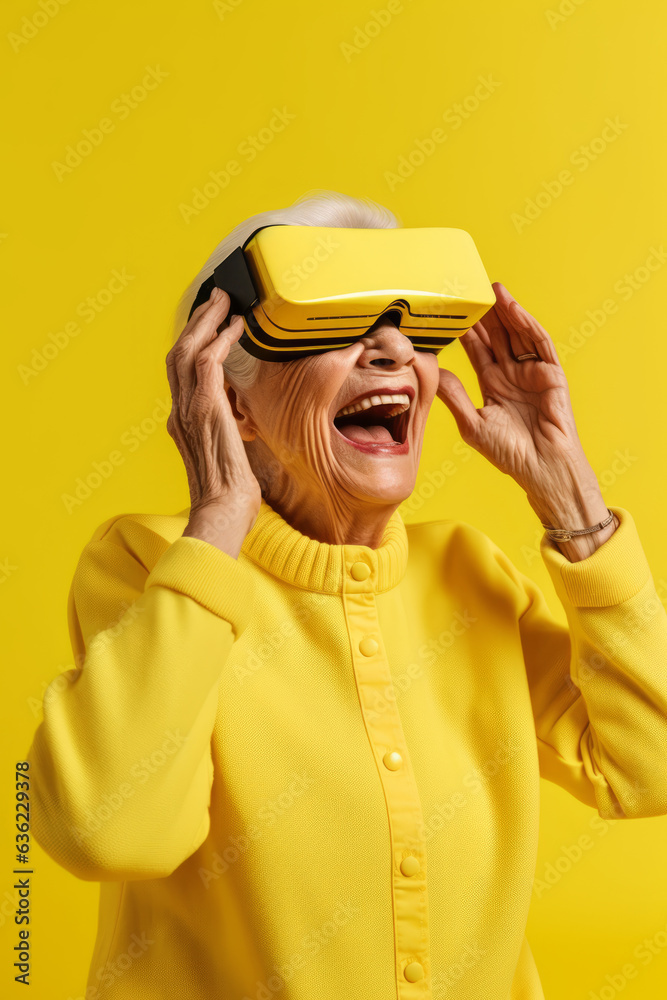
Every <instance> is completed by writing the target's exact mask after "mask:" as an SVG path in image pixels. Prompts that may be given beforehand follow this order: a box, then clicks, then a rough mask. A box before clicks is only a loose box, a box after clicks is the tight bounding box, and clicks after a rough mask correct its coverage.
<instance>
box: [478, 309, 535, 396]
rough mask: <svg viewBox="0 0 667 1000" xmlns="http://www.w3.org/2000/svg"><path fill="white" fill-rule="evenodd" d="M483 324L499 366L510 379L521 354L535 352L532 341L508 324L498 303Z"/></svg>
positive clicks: (486, 314)
mask: <svg viewBox="0 0 667 1000" xmlns="http://www.w3.org/2000/svg"><path fill="white" fill-rule="evenodd" d="M479 322H480V323H482V324H483V326H484V328H485V330H487V332H488V334H489V338H490V340H491V345H492V347H493V350H494V353H495V355H496V358H497V359H498V364H499V365H501V366H502V369H503V372H504V374H505V375H507V376H508V377H509V376H510V375H511V373H512V372H513V370H514V366H515V365H516V358H517V357H518V356H519V355H520V354H527V353H529V352H531V351H532V350H533V347H532V343H531V341H526V340H524V338H523V337H522V335H521V334H520V333H519V332H518V331H517V330H516V329H515V328H514V326H513V325H512V324H511V323H508V322H507V321H506V320H505V318H504V316H503V314H502V312H501V311H500V309H499V308H498V301H497V299H496V304H495V305H494V306H492V307H491V309H489V311H488V312H487V313H485V314H484V316H483V317H482V319H481V320H480V321H479Z"/></svg>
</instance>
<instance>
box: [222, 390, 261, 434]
mask: <svg viewBox="0 0 667 1000" xmlns="http://www.w3.org/2000/svg"><path fill="white" fill-rule="evenodd" d="M225 392H226V393H227V399H228V401H229V406H230V408H231V411H232V414H233V415H234V419H235V420H236V423H237V426H238V429H239V434H240V435H241V438H242V439H243V440H244V441H254V439H255V437H256V436H257V428H256V427H255V425H254V423H253V421H252V418H251V416H250V414H249V412H247V411H246V405H245V401H244V400H243V399H239V396H238V393H237V392H236V389H235V388H234V387H233V386H232V385H230V383H229V382H228V381H227V379H225Z"/></svg>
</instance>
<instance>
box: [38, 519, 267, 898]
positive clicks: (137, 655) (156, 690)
mask: <svg viewBox="0 0 667 1000" xmlns="http://www.w3.org/2000/svg"><path fill="white" fill-rule="evenodd" d="M139 517H141V515H139ZM132 518H133V515H122V516H121V517H120V519H119V518H114V519H111V521H110V522H106V523H105V525H103V526H102V527H101V528H98V529H97V531H96V532H95V534H94V535H93V538H92V539H91V541H90V542H89V543H88V544H87V545H86V546H85V548H84V550H83V552H82V554H81V556H80V558H79V561H78V564H77V567H76V570H75V573H74V577H73V580H72V585H71V589H70V593H69V602H68V620H69V629H70V637H71V642H72V649H73V652H74V663H75V667H74V668H72V669H69V670H67V671H65V672H64V674H61V675H60V676H59V677H57V678H56V679H55V680H54V681H52V682H51V684H50V685H49V687H48V688H47V690H46V692H45V695H44V714H43V721H42V722H41V723H40V725H39V727H38V728H37V731H36V733H35V735H34V738H33V742H32V745H31V747H30V750H29V752H28V760H29V764H30V774H31V787H32V796H33V802H32V806H33V809H32V830H33V834H34V836H35V838H36V840H37V841H38V843H39V844H40V845H41V846H42V847H43V849H44V850H45V851H46V852H47V853H48V854H49V855H50V856H51V857H52V858H53V859H54V860H55V861H57V862H58V863H59V864H60V865H62V866H63V867H64V868H66V869H67V870H68V871H70V872H71V873H72V874H74V875H76V876H78V877H79V878H81V879H87V880H94V881H123V880H127V879H142V878H159V877H164V876H167V875H169V874H171V872H172V871H173V870H174V869H175V868H177V867H178V866H179V865H180V864H181V863H182V862H183V861H184V860H185V859H186V858H187V857H189V856H190V855H191V854H192V853H193V852H194V851H195V850H196V849H197V848H198V847H199V846H200V845H201V844H202V843H203V841H204V840H205V838H206V836H207V834H208V831H209V824H210V818H209V811H208V809H209V803H210V793H211V785H212V781H213V763H212V758H211V749H210V744H211V736H212V731H213V726H214V722H215V716H216V710H217V701H218V683H219V677H220V672H221V669H222V667H223V666H224V663H225V660H226V658H227V655H228V653H229V651H230V649H231V647H232V645H233V643H234V641H235V639H236V637H237V636H238V635H239V634H240V633H241V632H242V630H243V628H244V627H245V624H246V623H247V620H248V616H249V614H250V613H251V606H252V598H253V588H254V581H253V579H252V577H251V576H250V575H249V571H248V569H247V567H245V566H244V565H242V564H241V563H239V562H238V561H237V560H235V559H233V558H232V557H231V556H230V555H228V554H227V553H224V552H222V551H221V550H219V549H218V548H216V547H215V546H214V545H211V544H209V543H208V542H204V541H202V540H201V539H197V538H190V537H178V538H177V539H176V540H175V541H174V542H173V543H172V544H171V545H169V543H168V542H167V541H166V540H165V539H163V538H161V537H159V536H158V535H156V534H155V533H154V532H147V531H146V530H145V529H143V530H142V529H140V528H139V526H138V525H137V524H136V523H134V522H133V521H132ZM157 553H160V554H159V556H158V558H157V560H155V555H156V554H157ZM151 565H152V569H150V571H149V569H148V566H151Z"/></svg>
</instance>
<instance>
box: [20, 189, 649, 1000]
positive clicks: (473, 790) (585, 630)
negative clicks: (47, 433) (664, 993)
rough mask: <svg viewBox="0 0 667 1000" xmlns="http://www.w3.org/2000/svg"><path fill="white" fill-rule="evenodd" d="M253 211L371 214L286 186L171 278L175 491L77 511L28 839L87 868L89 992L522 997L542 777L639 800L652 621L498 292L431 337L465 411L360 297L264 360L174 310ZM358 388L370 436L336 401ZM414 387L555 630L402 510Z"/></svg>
mask: <svg viewBox="0 0 667 1000" xmlns="http://www.w3.org/2000/svg"><path fill="white" fill-rule="evenodd" d="M274 223H281V224H292V225H295V224H296V225H316V226H342V227H349V228H364V227H371V228H378V227H384V228H391V227H394V226H396V225H397V222H396V219H395V218H394V217H393V216H392V215H391V213H389V212H387V211H386V210H385V209H382V208H381V207H380V206H377V205H375V204H373V203H372V202H369V201H366V200H357V199H353V198H347V197H344V196H342V195H337V194H335V193H329V194H327V193H326V192H325V193H317V194H315V195H312V196H311V197H305V198H302V199H300V200H299V201H297V202H296V203H295V204H294V205H292V206H291V207H290V208H288V209H285V210H282V211H275V212H269V213H265V214H263V215H260V216H254V217H253V218H251V219H249V220H247V221H246V222H245V223H243V225H241V226H239V227H238V228H237V229H236V230H234V232H233V233H231V235H230V236H229V237H228V238H227V239H226V240H224V241H223V243H222V244H221V245H220V246H219V247H218V248H217V250H216V251H215V252H214V254H212V256H211V258H210V259H209V261H208V262H207V264H206V265H205V267H204V268H203V269H202V271H201V272H200V274H199V275H198V276H197V278H196V279H195V281H194V282H193V284H192V285H191V287H190V289H189V290H188V293H186V295H185V296H184V297H183V301H182V303H181V314H180V320H179V322H178V330H179V332H180V335H179V336H178V339H177V341H176V343H175V345H174V347H173V348H172V349H171V350H170V352H169V355H168V358H167V369H168V376H169V382H170V386H171V392H172V396H173V408H172V411H171V415H170V417H169V421H168V430H169V433H170V434H171V436H172V437H173V439H174V440H175V443H176V445H177V447H178V449H179V451H180V454H181V456H182V458H183V461H184V463H185V467H186V470H187V477H188V483H189V490H190V500H191V503H190V506H189V507H188V508H186V509H185V510H183V511H182V512H180V513H179V514H175V515H164V514H154V515H151V514H124V515H117V516H115V517H112V518H110V519H109V520H108V521H106V522H105V523H104V524H102V525H101V526H100V527H99V528H98V529H97V530H96V531H95V533H94V535H93V537H92V539H91V540H90V542H89V543H88V544H87V545H86V547H85V549H84V550H83V554H82V555H81V557H80V561H79V564H78V567H77V570H76V573H75V576H74V580H73V584H72V590H71V595H70V604H69V625H70V632H71V637H72V643H73V648H74V654H75V657H76V661H75V662H76V669H74V670H71V671H69V672H68V673H67V683H66V684H62V683H60V684H59V685H58V688H57V690H55V689H54V691H53V692H51V693H49V692H47V694H48V695H49V696H48V697H46V698H45V709H44V721H43V722H42V723H41V725H40V727H39V729H38V730H37V733H36V735H35V738H34V741H33V745H32V747H31V750H30V753H29V760H30V768H31V776H32V783H33V796H34V819H33V830H34V834H35V836H36V838H37V840H38V841H39V843H40V844H41V845H42V846H43V847H44V849H45V850H46V851H47V852H48V853H49V854H50V855H51V857H52V858H54V859H55V860H56V861H57V862H58V863H59V864H61V865H63V866H64V867H65V868H66V869H68V870H69V871H70V872H72V873H73V874H74V875H76V876H78V877H79V878H82V879H88V880H95V881H99V882H101V883H102V885H101V902H100V917H99V927H98V936H97V943H96V948H95V953H94V956H93V959H92V963H91V966H90V973H89V981H88V990H87V992H86V994H85V996H86V1000H93V998H97V997H100V998H105V1000H129V998H132V1000H135V998H136V1000H138V998H141V1000H148V998H155V1000H158V998H159V1000H167V998H172V997H173V998H177V997H178V998H179V1000H180V998H187V1000H212V998H220V1000H222V998H224V1000H273V998H274V997H275V998H278V1000H396V998H400V1000H412V998H414V1000H416V998H433V1000H438V998H439V997H444V996H447V997H449V996H454V997H456V998H457V1000H519V998H521V1000H538V998H541V997H542V996H543V993H542V989H541V986H540V980H539V976H538V973H537V970H536V967H535V963H534V961H533V957H532V954H531V950H530V947H529V945H528V942H527V940H526V938H525V936H524V931H525V926H526V920H527V913H528V908H529V903H530V899H531V888H532V882H533V874H534V871H535V864H536V850H537V840H538V814H539V778H540V776H542V777H544V778H546V779H548V780H550V781H552V782H556V783H558V784H559V785H561V786H562V787H563V788H565V789H567V790H568V791H569V792H570V793H571V794H572V795H574V796H575V797H576V798H577V799H579V800H580V801H581V802H583V803H586V804H587V805H589V806H590V807H591V808H593V809H596V810H597V812H598V813H599V816H600V817H603V818H605V819H606V818H609V819H612V818H613V819H618V818H624V817H637V816H657V815H664V814H665V813H667V769H666V767H665V756H666V755H665V747H666V746H667V672H666V670H665V664H666V663H667V615H666V614H665V611H664V609H663V607H662V605H661V603H660V601H659V599H658V597H657V594H656V590H655V586H654V582H653V578H652V575H651V571H650V568H649V565H648V563H647V559H646V557H645V554H644V551H643V548H642V545H641V543H640V540H639V537H638V534H637V530H636V527H635V524H634V521H633V519H632V516H631V515H630V513H629V512H628V511H627V510H625V509H624V508H622V507H613V508H611V510H608V508H607V506H606V504H605V501H604V499H603V497H602V495H601V492H600V489H599V486H598V483H597V480H596V477H595V474H594V472H593V470H592V468H591V466H590V464H589V463H588V461H587V459H586V456H585V454H584V451H583V449H582V445H581V442H580V440H579V437H578V435H577V430H576V426H575V421H574V418H573V414H572V409H571V406H570V399H569V393H568V386H567V380H566V377H565V374H564V372H563V369H562V368H561V366H560V364H559V361H558V358H557V355H556V351H555V349H554V344H553V342H552V340H551V338H550V336H549V334H548V333H547V332H546V331H545V330H544V328H543V327H542V326H541V325H540V324H539V323H538V322H537V320H535V319H534V318H533V317H532V316H530V315H529V314H528V313H527V312H526V311H525V310H524V309H523V308H522V307H521V306H520V305H519V304H518V303H517V302H516V301H515V300H514V299H513V297H512V296H511V295H510V293H509V292H508V291H507V290H506V289H505V288H504V287H503V285H501V284H495V285H494V291H495V293H496V297H497V301H496V304H495V306H494V307H493V308H492V309H491V310H490V311H489V312H488V313H487V315H486V316H485V317H484V319H483V320H482V321H480V322H478V323H476V324H475V325H474V327H472V328H471V329H470V330H469V331H468V332H466V333H465V334H464V335H463V336H461V338H460V340H461V344H462V346H463V348H464V349H465V352H466V354H467V357H468V358H469V360H470V362H471V364H472V366H473V368H474V371H475V373H476V375H477V377H478V379H479V385H480V389H481V393H482V397H483V402H484V405H483V406H482V407H481V408H479V409H477V408H475V406H474V404H473V402H472V401H471V400H470V398H469V397H468V396H467V394H466V392H465V390H464V388H463V386H462V384H461V382H460V381H459V379H458V378H457V377H456V376H455V375H454V374H452V373H451V372H450V371H447V370H446V369H445V368H439V367H438V359H437V357H436V356H435V355H434V354H433V353H428V352H423V351H422V352H419V351H415V349H414V347H413V344H412V343H411V341H410V339H408V337H407V336H405V335H404V334H403V333H402V332H401V329H400V326H399V325H397V323H396V321H395V317H393V316H392V315H390V314H387V315H382V316H380V318H379V319H378V320H377V321H376V322H375V323H374V324H373V325H372V326H371V327H370V328H369V329H368V330H367V331H366V332H365V334H363V335H362V336H361V337H360V338H358V339H357V340H356V341H355V342H354V343H352V344H351V345H349V346H346V347H343V348H339V349H331V350H327V351H325V352H323V353H319V354H316V355H312V356H308V357H304V358H301V359H298V360H292V361H285V362H278V363H273V362H269V361H263V360H260V359H257V358H255V357H252V356H250V355H249V354H247V353H246V352H245V351H244V349H243V347H242V346H241V344H239V338H240V337H241V334H242V332H243V329H244V320H243V318H242V317H241V316H237V315H231V314H230V299H229V296H228V295H227V294H225V293H224V292H222V291H221V290H219V289H216V290H215V291H214V292H213V293H212V294H211V296H210V299H209V300H208V301H207V302H205V303H204V304H202V305H200V306H198V307H197V308H196V309H195V310H194V312H193V314H192V316H191V318H190V319H189V321H187V323H185V317H186V316H187V311H188V308H189V307H190V305H191V304H192V302H193V300H194V296H195V293H196V291H197V289H198V288H199V286H200V284H201V282H202V281H203V280H204V279H205V278H206V277H208V276H209V275H210V274H211V272H212V270H213V268H214V267H215V266H216V265H217V264H218V263H219V262H220V261H221V260H222V259H223V258H224V257H225V256H226V255H227V254H228V253H229V252H230V250H231V249H233V248H234V247H237V246H239V245H241V244H242V243H243V241H244V239H245V238H246V237H247V236H248V235H249V234H250V233H251V232H253V231H255V230H256V229H257V228H258V227H259V226H266V225H270V224H274ZM183 326H184V328H183ZM374 396H390V397H396V400H395V404H396V412H398V410H400V411H401V412H402V413H403V414H404V416H403V418H402V423H401V424H400V426H401V427H402V428H403V430H402V432H401V433H400V434H397V437H396V438H395V437H394V436H392V434H391V432H389V431H388V430H387V425H386V422H385V421H384V420H383V419H382V418H381V416H378V417H377V418H376V422H373V415H372V414H368V413H367V414H366V416H365V418H361V417H359V418H357V420H356V421H355V414H356V413H358V412H361V411H362V410H364V409H366V410H367V409H371V408H372V407H373V406H374V405H375V404H373V403H371V404H363V405H362V401H364V400H369V399H370V400H372V398H373V397H374ZM436 396H437V397H438V399H440V400H441V401H442V402H443V403H444V404H445V405H446V406H447V407H448V408H449V410H450V411H451V413H452V414H453V417H454V419H455V421H456V425H457V427H458V430H459V433H460V435H461V437H462V439H463V440H464V441H465V442H466V443H467V444H469V445H470V446H471V447H472V448H474V449H476V450H477V451H478V452H479V453H481V454H482V455H483V456H484V457H485V458H487V459H488V460H489V461H490V462H491V463H492V464H493V465H494V466H495V467H496V468H497V469H499V470H500V471H501V472H503V473H506V474H507V475H510V476H511V477H512V478H513V479H514V480H515V481H516V482H517V483H518V484H519V486H520V487H521V489H522V490H524V492H525V494H526V497H527V500H528V503H529V504H530V506H531V507H532V510H533V512H534V514H535V515H536V516H537V517H538V518H539V520H540V522H541V523H542V524H543V525H544V526H545V534H544V535H543V537H542V542H541V548H540V551H541V555H542V558H543V560H544V562H545V563H546V566H547V569H548V571H549V574H550V576H551V579H552V580H553V584H554V587H555V590H556V593H557V595H558V598H559V600H560V601H561V602H562V605H563V607H564V609H565V612H566V615H567V621H568V626H569V627H568V628H564V627H563V626H562V625H560V624H558V623H557V622H556V621H555V620H554V618H553V617H552V615H551V614H550V612H549V610H548V607H547V604H546V601H545V598H544V596H543V594H542V593H541V591H540V590H539V589H538V587H537V586H536V585H535V583H534V582H532V581H531V580H530V579H529V578H528V577H526V576H524V575H523V574H522V573H520V572H519V571H518V570H517V569H516V568H515V567H514V565H513V564H512V563H511V561H510V560H509V559H508V558H507V556H506V555H505V554H504V553H503V551H502V550H501V549H500V548H499V547H498V546H497V545H496V544H494V542H493V541H492V540H491V539H490V538H488V537H487V536H486V535H485V534H483V533H482V532H481V531H479V530H478V529H477V528H475V527H474V526H472V525H470V524H467V523H466V522H461V521H453V520H440V521H436V522H433V523H427V524H413V525H409V526H408V525H405V524H404V523H403V521H402V519H401V517H400V515H399V512H398V507H399V505H400V504H401V502H402V501H404V500H405V499H406V498H408V497H409V496H410V494H411V492H412V491H413V489H414V485H415V478H416V475H417V469H418V465H419V458H420V453H421V448H422V440H423V435H424V428H425V426H426V420H427V417H428V413H429V411H430V408H431V405H432V404H433V402H434V400H435V397H436ZM381 402H382V401H381ZM384 402H385V403H386V402H387V401H386V400H385V401H384ZM389 402H392V403H393V402H394V400H389ZM342 411H345V412H344V413H342ZM342 418H344V419H342ZM394 426H395V427H396V426H399V425H394ZM397 438H400V440H398V439H397ZM610 518H611V519H610ZM599 525H601V526H599ZM596 526H598V527H596ZM552 528H563V529H568V530H571V531H581V532H582V534H580V535H575V536H574V537H572V538H571V539H570V540H569V541H563V542H555V541H553V540H552V539H551V537H550V535H549V534H548V530H547V529H549V530H551V529H552Z"/></svg>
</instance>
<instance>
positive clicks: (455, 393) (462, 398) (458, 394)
mask: <svg viewBox="0 0 667 1000" xmlns="http://www.w3.org/2000/svg"><path fill="white" fill-rule="evenodd" d="M437 395H438V398H439V399H441V400H442V401H443V403H444V404H445V406H447V407H448V409H449V410H450V412H451V413H452V415H453V417H454V420H455V421H456V426H457V427H458V429H459V433H460V434H461V437H462V438H463V439H464V441H465V440H467V439H471V438H474V437H475V436H476V433H477V428H478V426H479V422H480V420H481V417H480V415H479V413H478V411H477V409H476V408H475V404H474V403H473V401H472V399H471V398H470V396H469V395H468V393H467V392H466V390H465V387H464V385H463V383H462V382H461V380H460V379H459V378H458V377H457V376H456V375H455V374H454V372H450V371H448V370H447V369H445V368H441V369H440V383H439V386H438V391H437Z"/></svg>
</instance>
